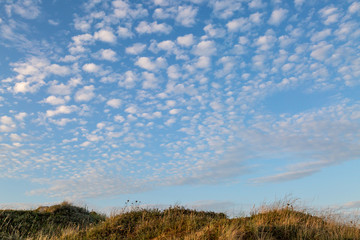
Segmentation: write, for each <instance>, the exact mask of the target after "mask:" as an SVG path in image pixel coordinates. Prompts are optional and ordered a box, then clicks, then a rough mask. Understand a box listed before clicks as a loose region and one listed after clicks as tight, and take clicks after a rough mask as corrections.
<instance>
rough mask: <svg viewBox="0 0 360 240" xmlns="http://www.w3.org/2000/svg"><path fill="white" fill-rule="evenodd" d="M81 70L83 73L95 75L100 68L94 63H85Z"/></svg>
mask: <svg viewBox="0 0 360 240" xmlns="http://www.w3.org/2000/svg"><path fill="white" fill-rule="evenodd" d="M82 69H83V70H84V71H85V72H89V73H96V72H98V71H99V70H100V66H98V65H96V64H95V63H87V64H84V65H83V67H82Z"/></svg>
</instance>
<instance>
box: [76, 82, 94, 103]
mask: <svg viewBox="0 0 360 240" xmlns="http://www.w3.org/2000/svg"><path fill="white" fill-rule="evenodd" d="M94 90H95V87H94V86H93V85H89V86H85V87H83V88H82V89H80V90H78V91H77V92H76V94H75V101H77V102H88V101H90V100H91V99H92V98H93V97H95V93H94Z"/></svg>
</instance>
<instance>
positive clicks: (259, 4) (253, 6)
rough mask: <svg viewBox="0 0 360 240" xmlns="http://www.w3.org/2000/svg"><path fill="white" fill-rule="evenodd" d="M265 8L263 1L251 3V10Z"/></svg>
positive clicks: (255, 0) (258, 0)
mask: <svg viewBox="0 0 360 240" xmlns="http://www.w3.org/2000/svg"><path fill="white" fill-rule="evenodd" d="M295 1H296V0H295ZM265 6H266V4H265V3H263V2H262V1H261V0H252V1H251V2H249V8H263V7H265Z"/></svg>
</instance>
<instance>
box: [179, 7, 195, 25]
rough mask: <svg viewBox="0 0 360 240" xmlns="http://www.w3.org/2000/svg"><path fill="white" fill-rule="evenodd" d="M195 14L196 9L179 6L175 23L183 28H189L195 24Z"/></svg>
mask: <svg viewBox="0 0 360 240" xmlns="http://www.w3.org/2000/svg"><path fill="white" fill-rule="evenodd" d="M197 12H198V9H197V8H194V7H192V6H179V7H178V13H177V16H176V18H175V21H176V22H177V23H180V24H181V25H183V26H185V27H191V26H193V25H194V24H195V17H196V14H197Z"/></svg>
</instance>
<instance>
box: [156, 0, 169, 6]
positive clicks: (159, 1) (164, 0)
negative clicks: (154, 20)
mask: <svg viewBox="0 0 360 240" xmlns="http://www.w3.org/2000/svg"><path fill="white" fill-rule="evenodd" d="M153 2H154V4H155V5H158V6H162V7H165V6H168V5H169V1H168V0H153Z"/></svg>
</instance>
